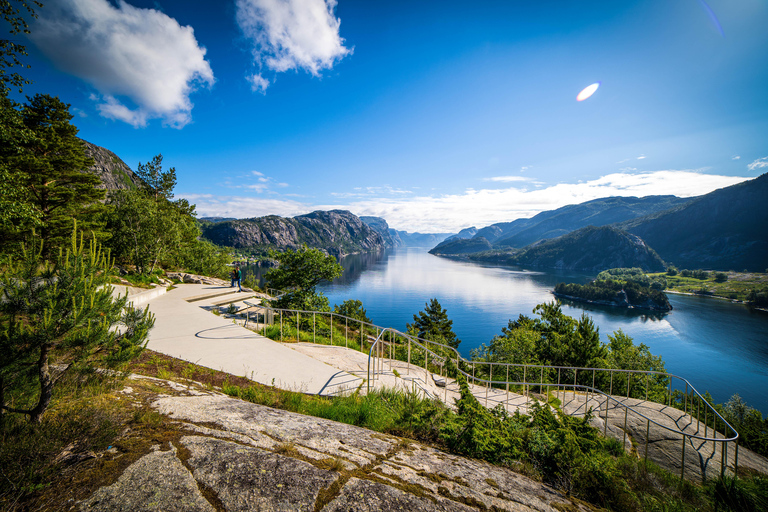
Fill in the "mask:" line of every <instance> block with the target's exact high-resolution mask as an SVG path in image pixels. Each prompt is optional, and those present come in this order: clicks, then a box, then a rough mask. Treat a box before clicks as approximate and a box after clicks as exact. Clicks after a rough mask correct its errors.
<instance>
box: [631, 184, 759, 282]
mask: <svg viewBox="0 0 768 512" xmlns="http://www.w3.org/2000/svg"><path fill="white" fill-rule="evenodd" d="M617 227H619V228H622V229H626V230H627V231H629V232H630V233H634V234H635V235H637V236H639V237H641V238H642V239H643V240H645V241H646V242H647V243H648V245H650V246H651V247H653V248H654V249H655V250H656V251H657V252H658V253H659V255H660V256H661V257H663V258H664V259H665V260H667V261H668V262H670V263H672V264H674V265H676V266H678V267H680V268H692V269H698V268H704V269H711V270H742V269H747V270H749V271H756V272H764V271H765V269H766V268H768V174H763V175H762V176H760V177H758V178H755V179H753V180H750V181H745V182H743V183H739V184H738V185H732V186H730V187H725V188H721V189H718V190H715V191H714V192H710V193H709V194H706V195H704V196H701V197H698V198H696V199H694V200H693V201H690V202H689V203H686V204H684V205H680V206H678V207H677V208H673V209H670V210H668V211H664V212H659V213H657V214H655V215H651V216H647V217H642V218H638V219H634V220H631V221H626V222H623V223H621V224H618V225H617Z"/></svg>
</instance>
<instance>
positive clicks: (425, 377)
mask: <svg viewBox="0 0 768 512" xmlns="http://www.w3.org/2000/svg"><path fill="white" fill-rule="evenodd" d="M427 345H429V342H427V343H426V344H425V345H424V386H426V385H427V381H428V379H429V370H427V366H428V365H429V352H427ZM425 389H426V388H425Z"/></svg>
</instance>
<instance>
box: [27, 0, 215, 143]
mask: <svg viewBox="0 0 768 512" xmlns="http://www.w3.org/2000/svg"><path fill="white" fill-rule="evenodd" d="M29 37H30V39H31V40H32V41H33V42H34V43H35V45H37V47H38V48H40V50H41V51H42V52H43V53H44V54H45V55H46V56H47V57H48V58H49V59H50V60H51V61H53V63H54V64H55V65H56V66H58V67H59V68H60V69H61V70H63V71H65V72H67V73H69V74H71V75H74V76H76V77H78V78H80V79H82V80H84V81H85V82H87V83H89V84H90V85H92V86H93V87H94V88H95V89H96V90H97V91H98V92H99V94H98V95H92V96H91V97H92V99H94V100H95V101H96V102H97V109H98V111H99V113H100V114H101V115H102V116H104V117H107V118H110V119H116V120H120V121H124V122H126V123H129V124H131V125H133V126H135V127H141V126H146V124H147V121H148V120H149V119H162V120H163V122H164V123H165V124H167V125H169V126H173V127H175V128H181V127H183V126H184V125H186V124H188V123H189V122H190V121H191V120H192V118H191V112H192V106H193V105H192V102H191V101H190V99H189V96H190V94H191V93H192V92H194V91H195V90H196V89H197V88H198V87H200V86H207V87H210V86H212V85H213V83H214V77H213V71H212V70H211V66H210V64H209V63H208V61H207V60H205V53H206V50H205V48H202V47H201V46H199V45H198V42H197V40H196V39H195V35H194V31H193V30H192V27H188V26H187V27H182V26H181V25H179V23H178V22H177V21H176V20H175V19H173V18H171V17H169V16H167V15H166V14H164V13H162V12H160V11H157V10H155V9H140V8H137V7H133V6H132V5H129V4H127V3H125V2H124V1H123V0H120V1H119V2H118V3H117V6H113V5H112V4H110V3H109V2H108V1H107V0H52V1H51V2H50V3H49V2H46V6H45V9H41V10H40V18H39V19H38V20H37V21H36V22H35V24H34V26H33V27H32V33H31V34H30V36H29ZM126 99H127V100H129V102H130V106H129V105H128V104H126V102H125V100H126Z"/></svg>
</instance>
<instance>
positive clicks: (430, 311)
mask: <svg viewBox="0 0 768 512" xmlns="http://www.w3.org/2000/svg"><path fill="white" fill-rule="evenodd" d="M452 326H453V320H449V319H448V312H447V311H446V310H445V309H443V307H442V306H441V305H440V303H439V302H438V301H437V299H432V300H430V301H429V302H428V303H427V304H426V305H425V308H424V311H419V313H418V314H416V315H413V323H412V324H406V327H407V328H408V330H409V331H414V332H417V333H418V337H419V338H424V339H426V340H430V341H435V342H438V343H444V344H446V345H448V346H450V347H453V348H459V343H461V340H460V339H458V338H457V337H456V333H454V332H453V328H452Z"/></svg>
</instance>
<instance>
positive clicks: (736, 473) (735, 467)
mask: <svg viewBox="0 0 768 512" xmlns="http://www.w3.org/2000/svg"><path fill="white" fill-rule="evenodd" d="M735 456H736V458H735V459H734V461H733V476H739V438H738V437H737V438H736V453H735Z"/></svg>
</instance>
